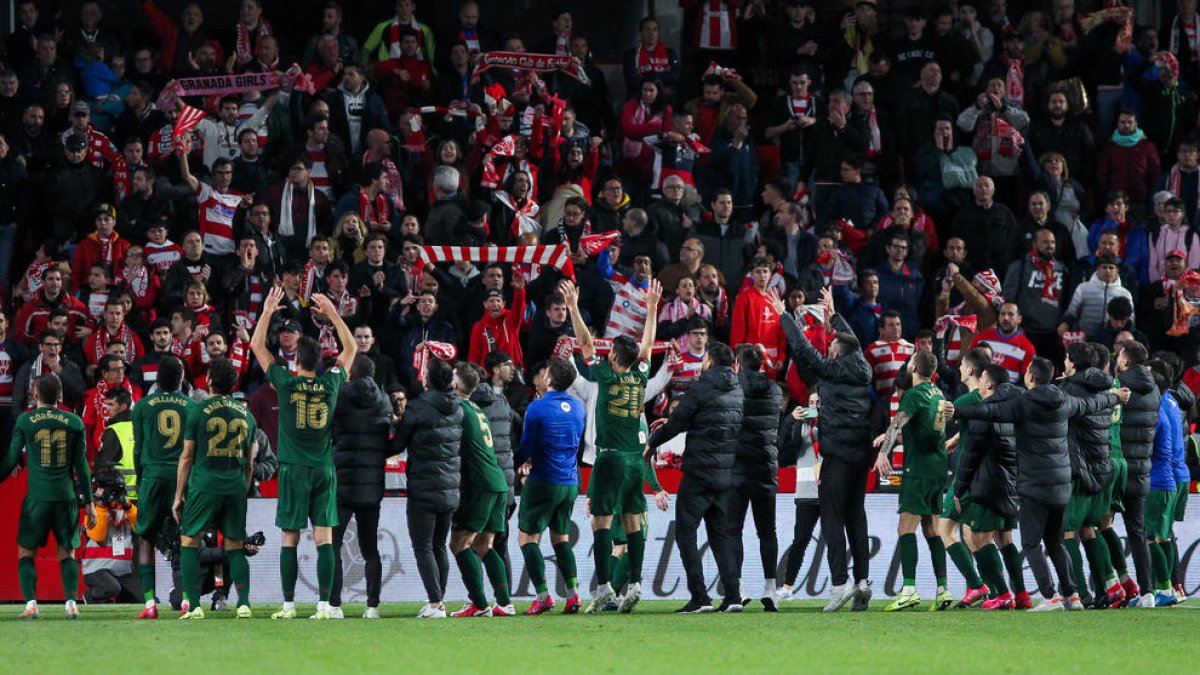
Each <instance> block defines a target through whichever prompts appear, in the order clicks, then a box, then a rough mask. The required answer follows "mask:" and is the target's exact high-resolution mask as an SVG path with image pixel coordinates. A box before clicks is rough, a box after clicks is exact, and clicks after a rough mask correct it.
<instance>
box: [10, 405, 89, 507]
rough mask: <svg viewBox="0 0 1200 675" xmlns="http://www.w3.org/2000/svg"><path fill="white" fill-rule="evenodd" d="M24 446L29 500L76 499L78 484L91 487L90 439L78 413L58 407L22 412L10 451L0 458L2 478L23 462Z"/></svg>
mask: <svg viewBox="0 0 1200 675" xmlns="http://www.w3.org/2000/svg"><path fill="white" fill-rule="evenodd" d="M21 448H25V455H26V463H27V464H28V470H29V492H28V496H27V497H26V499H28V500H29V501H35V502H62V501H71V502H73V501H75V494H76V493H75V486H76V485H79V487H80V488H81V489H83V490H86V491H90V490H91V483H92V475H91V472H89V471H88V461H87V442H86V440H85V434H84V429H83V420H81V419H79V416H78V415H75V414H73V413H69V412H65V411H63V410H59V409H58V408H37V409H36V410H30V411H29V412H26V413H22V414H21V416H20V417H18V418H17V422H16V425H15V426H14V427H13V435H12V442H11V443H9V445H8V454H7V455H6V456H5V457H3V458H0V481H2V480H4V478H6V477H7V476H8V474H10V473H12V470H13V469H14V468H16V466H17V464H18V463H20V461H21ZM72 469H73V470H74V476H73V477H72Z"/></svg>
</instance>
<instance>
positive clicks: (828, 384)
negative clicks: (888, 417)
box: [780, 313, 875, 465]
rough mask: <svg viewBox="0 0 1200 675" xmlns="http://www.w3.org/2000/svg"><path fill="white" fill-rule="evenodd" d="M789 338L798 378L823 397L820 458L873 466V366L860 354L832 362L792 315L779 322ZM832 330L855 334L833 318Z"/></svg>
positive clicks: (844, 324) (837, 318) (838, 317)
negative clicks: (868, 388)
mask: <svg viewBox="0 0 1200 675" xmlns="http://www.w3.org/2000/svg"><path fill="white" fill-rule="evenodd" d="M780 323H782V324H783V332H784V333H785V334H786V335H787V339H788V351H789V353H790V354H791V357H792V360H793V361H795V362H796V367H797V368H798V369H799V371H800V376H801V377H803V378H804V380H805V382H808V383H809V385H810V386H811V385H812V384H814V383H816V385H817V390H818V391H819V392H820V394H821V406H820V408H819V409H818V415H817V419H818V421H819V424H820V426H821V455H822V456H824V457H837V458H839V459H841V460H844V461H846V462H850V463H854V464H864V465H867V464H870V463H871V462H872V461H873V460H874V458H875V450H874V448H872V447H871V422H870V418H869V413H870V409H871V398H870V395H869V394H868V393H867V387H868V386H869V385H870V383H871V367H870V366H869V365H867V359H866V357H864V356H863V353H862V351H861V350H860V351H856V352H854V353H853V354H845V355H842V356H840V357H838V358H836V359H828V358H825V357H824V356H821V353H820V352H818V351H817V350H816V349H814V348H813V346H812V345H811V344H809V342H808V338H806V337H805V336H804V332H803V330H802V329H801V328H800V326H798V325H796V320H795V319H794V318H792V315H791V314H790V313H788V314H784V315H783V316H782V317H780ZM833 327H834V329H835V330H837V331H838V332H839V333H853V330H852V329H851V328H850V324H848V323H846V321H845V320H844V319H843V318H842V317H841V315H840V314H837V315H834V317H833Z"/></svg>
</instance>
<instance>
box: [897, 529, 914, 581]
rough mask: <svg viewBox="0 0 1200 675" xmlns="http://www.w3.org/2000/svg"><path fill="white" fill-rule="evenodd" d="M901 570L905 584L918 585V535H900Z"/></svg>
mask: <svg viewBox="0 0 1200 675" xmlns="http://www.w3.org/2000/svg"><path fill="white" fill-rule="evenodd" d="M900 571H901V573H902V574H903V575H904V585H905V586H916V585H917V535H916V534H902V535H900Z"/></svg>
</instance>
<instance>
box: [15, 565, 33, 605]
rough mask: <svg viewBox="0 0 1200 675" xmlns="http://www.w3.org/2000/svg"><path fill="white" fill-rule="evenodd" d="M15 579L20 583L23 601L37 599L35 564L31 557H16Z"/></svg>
mask: <svg viewBox="0 0 1200 675" xmlns="http://www.w3.org/2000/svg"><path fill="white" fill-rule="evenodd" d="M17 579H19V580H20V583H21V595H22V596H24V597H25V602H29V601H30V600H37V564H36V563H34V562H33V558H18V559H17Z"/></svg>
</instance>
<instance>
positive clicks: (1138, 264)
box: [1088, 218, 1157, 285]
mask: <svg viewBox="0 0 1200 675" xmlns="http://www.w3.org/2000/svg"><path fill="white" fill-rule="evenodd" d="M1108 229H1113V230H1116V229H1119V228H1118V227H1117V221H1115V220H1113V219H1112V218H1101V219H1100V220H1097V221H1096V222H1094V223H1092V226H1091V227H1089V228H1088V248H1089V249H1090V251H1091V253H1092V254H1093V255H1095V253H1096V247H1097V246H1099V245H1100V233H1101V232H1103V231H1105V230H1108ZM1124 262H1125V264H1126V265H1129V266H1130V267H1132V268H1133V271H1135V272H1137V278H1138V283H1139V284H1142V285H1145V284H1148V283H1150V281H1149V278H1148V277H1147V275H1148V274H1149V270H1150V238H1149V237H1148V236H1147V234H1146V228H1144V227H1142V225H1141V224H1140V223H1133V224H1132V225H1130V226H1129V231H1128V232H1126V233H1125V259H1124ZM1155 281H1157V279H1155Z"/></svg>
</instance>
